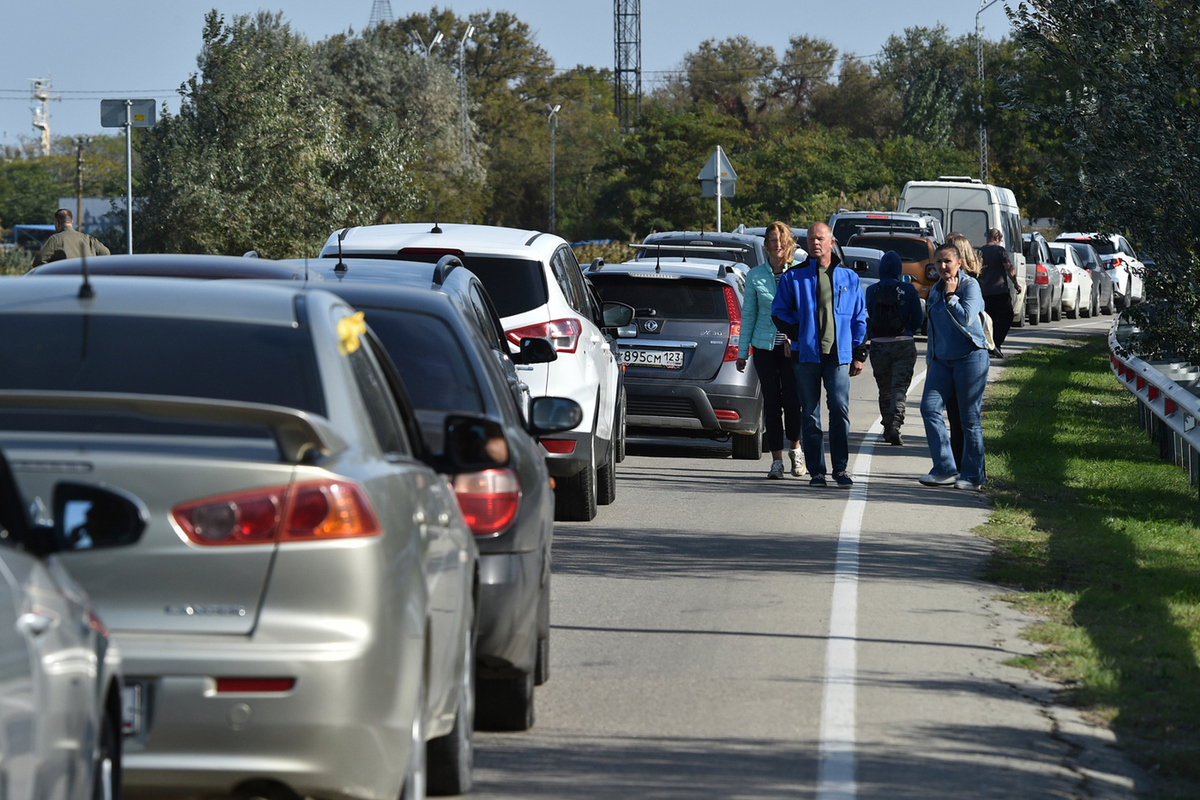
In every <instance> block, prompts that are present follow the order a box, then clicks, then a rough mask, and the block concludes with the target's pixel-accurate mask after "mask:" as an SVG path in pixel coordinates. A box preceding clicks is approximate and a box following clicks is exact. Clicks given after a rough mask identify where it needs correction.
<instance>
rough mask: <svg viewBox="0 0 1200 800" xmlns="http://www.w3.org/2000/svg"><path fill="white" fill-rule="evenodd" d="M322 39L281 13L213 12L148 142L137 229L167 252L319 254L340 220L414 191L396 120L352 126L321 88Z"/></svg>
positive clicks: (394, 208) (402, 204) (402, 202)
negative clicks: (172, 105)
mask: <svg viewBox="0 0 1200 800" xmlns="http://www.w3.org/2000/svg"><path fill="white" fill-rule="evenodd" d="M312 61H313V54H312V48H311V47H310V46H309V45H308V44H307V42H305V41H304V40H303V39H302V38H300V37H299V36H297V35H295V34H293V33H292V32H291V30H290V28H289V27H288V25H287V24H285V23H284V22H283V21H282V18H281V16H280V15H278V14H276V15H272V14H267V13H259V14H258V15H257V16H254V17H250V16H239V17H235V18H234V19H233V21H232V22H231V23H230V24H228V25H227V24H226V23H225V20H224V18H223V17H221V16H219V15H218V14H217V13H216V12H210V13H209V14H208V15H207V16H206V18H205V26H204V45H203V49H202V51H201V54H200V58H199V62H198V63H199V67H200V72H199V74H198V75H193V76H192V77H191V78H190V79H189V80H188V81H187V82H186V83H185V84H184V85H183V87H182V88H181V90H180V91H181V94H182V96H183V101H182V103H181V106H180V110H179V114H178V115H171V114H168V113H166V112H165V111H164V112H163V114H162V115H161V117H160V119H159V122H158V125H157V126H156V127H155V128H152V129H150V131H148V135H147V136H146V137H145V138H144V139H143V141H142V143H141V147H140V148H139V149H140V151H141V154H142V158H143V180H142V194H143V196H144V197H145V198H146V199H145V205H144V206H143V210H142V212H141V214H140V215H139V219H138V220H137V221H136V222H135V229H136V230H138V231H139V238H140V239H141V240H142V241H144V242H145V243H146V245H145V246H146V247H147V248H153V249H157V250H160V251H162V252H198V253H227V254H240V253H242V252H244V251H246V250H251V249H254V250H257V251H258V252H259V253H260V254H262V255H265V256H269V257H285V256H299V255H307V254H312V253H314V252H315V251H316V249H317V248H318V247H319V246H320V244H321V243H322V242H323V241H324V240H325V238H326V237H327V236H328V235H329V233H330V231H331V230H333V229H335V228H338V227H341V226H344V225H361V224H367V223H372V222H378V221H380V220H383V219H385V218H387V216H388V215H389V214H397V213H402V212H403V211H404V210H405V209H406V208H407V207H408V206H409V205H410V204H411V202H412V189H411V181H410V179H409V177H408V174H407V172H406V167H407V165H408V163H409V161H410V160H411V155H410V147H409V143H408V141H407V139H406V138H405V137H404V136H403V135H402V134H401V133H400V131H399V130H398V128H397V126H396V124H395V122H394V121H393V120H392V119H388V118H384V119H381V120H379V121H377V122H374V121H372V120H370V119H368V118H367V117H366V115H364V118H363V119H362V120H361V121H359V124H358V125H357V126H356V127H354V128H351V127H350V126H349V125H348V124H347V123H346V122H345V121H344V120H343V116H342V115H341V114H340V113H339V109H338V108H337V106H335V105H334V104H333V103H332V102H330V101H329V100H327V99H326V98H324V97H322V96H321V95H320V94H319V93H318V92H317V91H316V90H315V86H314V80H313V70H312Z"/></svg>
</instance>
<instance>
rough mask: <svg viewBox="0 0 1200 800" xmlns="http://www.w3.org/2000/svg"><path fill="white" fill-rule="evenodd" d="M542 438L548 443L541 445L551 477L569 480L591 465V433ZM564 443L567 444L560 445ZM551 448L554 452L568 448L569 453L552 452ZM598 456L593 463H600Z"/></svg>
mask: <svg viewBox="0 0 1200 800" xmlns="http://www.w3.org/2000/svg"><path fill="white" fill-rule="evenodd" d="M544 438H545V439H546V440H548V441H549V444H543V445H542V447H543V449H544V450H545V451H546V470H547V471H548V472H549V473H550V475H551V476H552V477H555V478H569V477H571V476H572V475H577V474H579V472H580V471H581V470H582V469H583V468H584V467H586V466H588V465H589V464H591V463H593V460H592V443H593V441H594V440H593V438H592V434H591V433H581V432H579V431H567V432H566V433H556V434H554V435H553V436H547V437H544ZM564 442H568V443H569V444H568V445H565V446H564V445H563V444H562V443H564ZM551 447H555V449H556V450H557V449H560V448H561V449H567V448H569V452H565V453H563V452H552V451H551V449H550V448H551ZM599 456H600V454H599V453H598V454H597V458H596V459H595V463H602V459H601V458H599Z"/></svg>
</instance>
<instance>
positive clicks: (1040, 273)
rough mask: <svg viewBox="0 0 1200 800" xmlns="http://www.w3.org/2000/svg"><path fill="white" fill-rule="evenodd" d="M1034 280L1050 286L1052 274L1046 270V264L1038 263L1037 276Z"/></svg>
mask: <svg viewBox="0 0 1200 800" xmlns="http://www.w3.org/2000/svg"><path fill="white" fill-rule="evenodd" d="M1033 282H1034V283H1036V284H1037V285H1038V286H1048V285H1049V284H1050V275H1049V274H1048V273H1047V272H1046V265H1045V264H1038V265H1037V277H1036V278H1034V279H1033Z"/></svg>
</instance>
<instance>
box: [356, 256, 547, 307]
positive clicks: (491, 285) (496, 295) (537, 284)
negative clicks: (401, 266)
mask: <svg viewBox="0 0 1200 800" xmlns="http://www.w3.org/2000/svg"><path fill="white" fill-rule="evenodd" d="M447 252H449V251H441V250H426V249H405V250H402V251H401V252H400V253H399V254H398V255H396V256H387V255H373V256H370V257H371V258H394V259H396V260H401V259H403V260H404V261H423V262H425V263H427V264H436V263H437V262H438V260H439V259H441V257H442V256H444V255H446V254H447ZM458 252H459V251H454V254H455V255H458ZM460 258H461V259H462V262H463V266H465V267H466V268H467V269H469V270H471V272H474V273H475V275H476V276H478V278H479V280H480V281H482V282H483V287H484V288H485V289H487V290H488V294H489V295H491V297H492V304H493V305H494V306H496V313H497V314H499V315H500V316H501V317H511V316H513V315H514V314H524V313H525V312H526V311H532V310H533V309H535V308H538V307H539V306H544V305H546V303H548V302H549V301H550V295H549V293H548V291H547V289H546V271H545V270H544V269H542V262H540V261H538V260H537V259H529V258H501V257H499V256H468V255H463V256H460Z"/></svg>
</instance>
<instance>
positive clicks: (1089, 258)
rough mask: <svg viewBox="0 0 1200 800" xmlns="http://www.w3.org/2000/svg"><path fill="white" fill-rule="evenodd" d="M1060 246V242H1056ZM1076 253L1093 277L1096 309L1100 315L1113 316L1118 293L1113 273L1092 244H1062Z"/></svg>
mask: <svg viewBox="0 0 1200 800" xmlns="http://www.w3.org/2000/svg"><path fill="white" fill-rule="evenodd" d="M1055 243H1056V244H1058V243H1060V242H1058V240H1055ZM1061 244H1065V245H1067V246H1068V247H1070V248H1071V249H1072V250H1074V251H1075V254H1076V255H1077V256H1079V261H1080V263H1081V264H1082V265H1083V268H1084V269H1086V270H1087V271H1088V272H1089V273H1091V276H1092V285H1093V286H1095V287H1096V309H1097V310H1098V313H1103V314H1111V313H1113V311H1115V310H1116V305H1117V304H1116V291H1115V288H1114V285H1113V278H1112V273H1111V272H1109V270H1108V268H1107V267H1106V265H1105V263H1104V260H1103V259H1102V258H1100V254H1099V253H1097V252H1096V248H1094V247H1092V245H1091V243H1090V242H1061Z"/></svg>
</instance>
